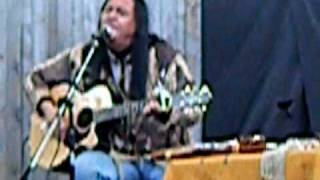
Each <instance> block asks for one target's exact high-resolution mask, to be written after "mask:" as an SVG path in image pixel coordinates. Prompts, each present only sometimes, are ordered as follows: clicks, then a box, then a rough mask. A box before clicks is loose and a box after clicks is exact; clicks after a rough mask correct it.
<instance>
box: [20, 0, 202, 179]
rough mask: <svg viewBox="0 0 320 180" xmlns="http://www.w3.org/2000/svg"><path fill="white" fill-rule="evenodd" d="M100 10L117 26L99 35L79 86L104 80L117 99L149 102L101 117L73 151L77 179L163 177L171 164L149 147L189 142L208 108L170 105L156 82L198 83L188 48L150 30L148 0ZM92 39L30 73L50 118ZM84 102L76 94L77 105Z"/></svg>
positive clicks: (104, 23) (112, 2) (37, 101)
mask: <svg viewBox="0 0 320 180" xmlns="http://www.w3.org/2000/svg"><path fill="white" fill-rule="evenodd" d="M99 17H100V19H99V23H98V28H99V30H101V29H103V28H106V27H107V28H109V30H110V34H109V35H108V36H110V37H103V36H102V37H98V41H99V46H98V47H97V48H96V50H95V53H94V55H93V57H92V60H91V62H90V63H89V66H88V68H87V69H86V71H85V73H84V75H83V77H82V79H81V81H80V83H79V84H78V85H77V88H78V89H79V91H80V92H86V91H88V90H89V89H91V88H94V87H95V86H96V85H98V84H104V85H106V86H107V87H108V90H109V91H110V92H111V95H112V101H113V104H123V103H127V102H130V101H133V100H144V99H146V100H147V101H146V102H147V103H146V105H145V106H144V108H143V111H142V112H141V113H140V114H136V115H134V114H131V115H129V116H127V117H126V118H121V120H119V121H116V120H115V121H109V122H105V123H101V124H97V125H96V126H95V132H96V134H97V136H98V143H97V144H96V145H95V146H94V147H90V148H88V147H86V148H79V149H81V150H75V152H76V153H75V154H76V155H75V157H74V158H68V159H69V160H70V164H71V165H72V167H73V169H74V171H73V172H71V173H72V174H73V176H74V179H77V180H80V179H86V180H88V179H119V178H121V179H122V178H123V179H162V178H163V175H164V168H165V167H164V164H162V163H158V162H157V161H155V160H152V159H147V158H145V157H146V156H145V155H146V154H149V153H151V152H154V151H156V150H159V149H163V148H169V147H176V146H180V145H183V144H186V143H188V134H187V131H186V130H187V127H188V126H190V125H192V124H193V123H195V122H196V121H198V120H199V119H201V112H200V111H198V110H197V109H195V108H184V109H179V110H176V109H171V110H170V111H165V112H164V111H163V110H162V109H161V108H160V105H159V102H158V101H157V100H156V98H155V97H154V96H155V95H154V93H153V90H154V89H155V88H156V87H157V86H158V85H159V84H162V85H163V86H164V87H165V88H166V89H167V90H168V91H169V92H171V93H174V92H179V91H180V90H182V88H183V87H184V86H185V85H186V84H193V81H194V80H193V77H192V75H191V73H190V71H189V69H188V67H187V64H186V62H185V60H184V58H183V57H182V55H181V54H179V53H178V52H177V51H175V50H174V49H173V48H172V47H171V46H169V45H168V44H167V43H166V42H165V41H163V40H160V39H159V38H158V37H157V36H155V35H150V34H149V32H148V13H147V7H146V4H145V2H144V1H143V0H106V1H105V2H104V3H103V5H102V7H101V10H100V16H99ZM91 43H92V42H90V43H86V44H81V45H78V46H76V47H74V48H72V49H68V50H65V51H64V52H62V53H60V54H58V55H57V56H55V57H54V58H51V59H49V60H48V61H46V62H45V63H44V64H41V65H38V66H36V67H35V68H34V70H33V71H32V73H30V75H29V76H28V77H27V81H26V87H27V91H28V94H29V95H30V97H31V99H32V101H33V104H34V107H35V109H36V110H37V111H36V113H37V114H38V115H39V116H41V117H42V118H43V119H47V120H48V119H52V118H54V116H55V114H56V112H57V104H59V103H57V102H55V101H54V100H53V98H52V96H53V94H54V93H58V94H59V96H63V95H65V94H66V92H67V89H68V87H69V86H70V85H71V84H72V83H71V79H72V78H73V77H75V75H76V73H77V72H78V71H79V68H80V67H81V65H82V63H83V62H84V60H85V58H86V57H87V55H88V52H89V49H90V47H91V45H92V44H91ZM53 90H54V91H53ZM61 94H62V95H61ZM79 103H81V101H80V102H71V104H73V106H76V105H77V104H79ZM83 106H84V105H79V106H78V107H83ZM111 108H112V107H111ZM75 109H76V110H75ZM80 109H81V108H74V110H75V111H74V112H73V113H74V115H73V119H75V120H74V121H72V122H74V127H75V129H76V131H77V133H76V134H77V135H78V134H81V133H82V131H81V132H80V130H79V129H81V128H80V127H79V125H78V122H77V119H78V116H80V115H79V114H80V113H79V112H80ZM77 111H78V112H77ZM69 124H70V123H69ZM59 127H60V130H61V131H62V132H64V131H67V130H66V129H67V128H68V127H69V126H68V125H66V124H64V122H62V123H61V125H60V126H59ZM81 130H83V128H82V129H81ZM78 131H79V132H78ZM86 133H87V132H84V134H86Z"/></svg>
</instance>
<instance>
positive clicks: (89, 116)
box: [77, 108, 93, 128]
mask: <svg viewBox="0 0 320 180" xmlns="http://www.w3.org/2000/svg"><path fill="white" fill-rule="evenodd" d="M92 121H93V112H92V110H91V109H90V108H84V109H83V110H82V111H81V112H80V113H79V117H78V120H77V124H78V126H79V127H81V128H86V127H88V126H89V125H90V124H91V122H92Z"/></svg>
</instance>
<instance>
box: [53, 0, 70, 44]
mask: <svg viewBox="0 0 320 180" xmlns="http://www.w3.org/2000/svg"><path fill="white" fill-rule="evenodd" d="M73 2H74V1H73V0H57V3H58V5H57V6H58V7H57V12H58V15H57V24H58V34H57V41H58V42H57V44H58V50H62V49H65V48H68V47H71V45H72V43H73V41H72V26H73V24H72V19H73V16H72V15H73Z"/></svg>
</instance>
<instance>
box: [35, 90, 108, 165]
mask: <svg viewBox="0 0 320 180" xmlns="http://www.w3.org/2000/svg"><path fill="white" fill-rule="evenodd" d="M53 96H54V95H53ZM73 102H74V107H73V111H74V110H75V109H81V108H84V107H86V108H90V109H92V110H93V111H98V110H100V109H104V108H111V107H112V97H111V93H110V91H109V89H108V88H107V87H106V86H105V85H97V86H95V87H93V88H92V89H90V90H89V91H87V92H85V93H80V92H76V94H75V96H74V99H73ZM68 113H71V112H68V111H67V112H66V113H65V116H64V117H63V118H62V120H61V122H62V123H63V124H64V125H65V126H67V127H65V129H68V126H69V125H70V122H69V119H68V118H67V117H68ZM49 124H50V123H48V120H45V119H42V118H41V117H40V116H39V115H38V113H36V112H34V113H33V114H32V115H31V127H30V135H29V146H30V154H31V157H33V155H34V154H35V152H36V150H37V148H38V146H39V144H40V143H41V142H42V139H43V137H44V136H45V134H46V130H47V129H48V127H49ZM89 128H90V130H89V134H88V136H86V137H85V138H84V139H82V140H80V141H79V142H78V143H77V146H85V147H87V148H93V147H94V146H95V145H96V144H97V143H98V138H97V136H96V134H95V131H94V129H95V123H92V124H91V125H90V127H89ZM59 137H60V138H59ZM64 138H65V134H64V132H60V133H59V132H58V130H56V132H54V134H53V136H52V137H51V138H50V140H49V142H48V144H47V146H46V148H45V150H44V152H43V154H42V155H41V158H40V160H39V162H38V165H39V166H40V167H42V168H45V169H50V168H53V167H57V166H59V165H60V164H61V163H63V162H64V161H65V160H66V159H67V158H68V156H69V154H70V148H69V147H68V146H67V145H65V144H64V141H63V139H64Z"/></svg>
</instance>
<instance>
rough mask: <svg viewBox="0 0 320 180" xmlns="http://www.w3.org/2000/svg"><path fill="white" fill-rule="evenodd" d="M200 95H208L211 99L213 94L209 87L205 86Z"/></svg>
mask: <svg viewBox="0 0 320 180" xmlns="http://www.w3.org/2000/svg"><path fill="white" fill-rule="evenodd" d="M199 93H200V94H207V95H208V97H209V98H212V93H211V91H210V89H209V87H208V86H207V85H203V86H202V87H201V89H200V91H199Z"/></svg>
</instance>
